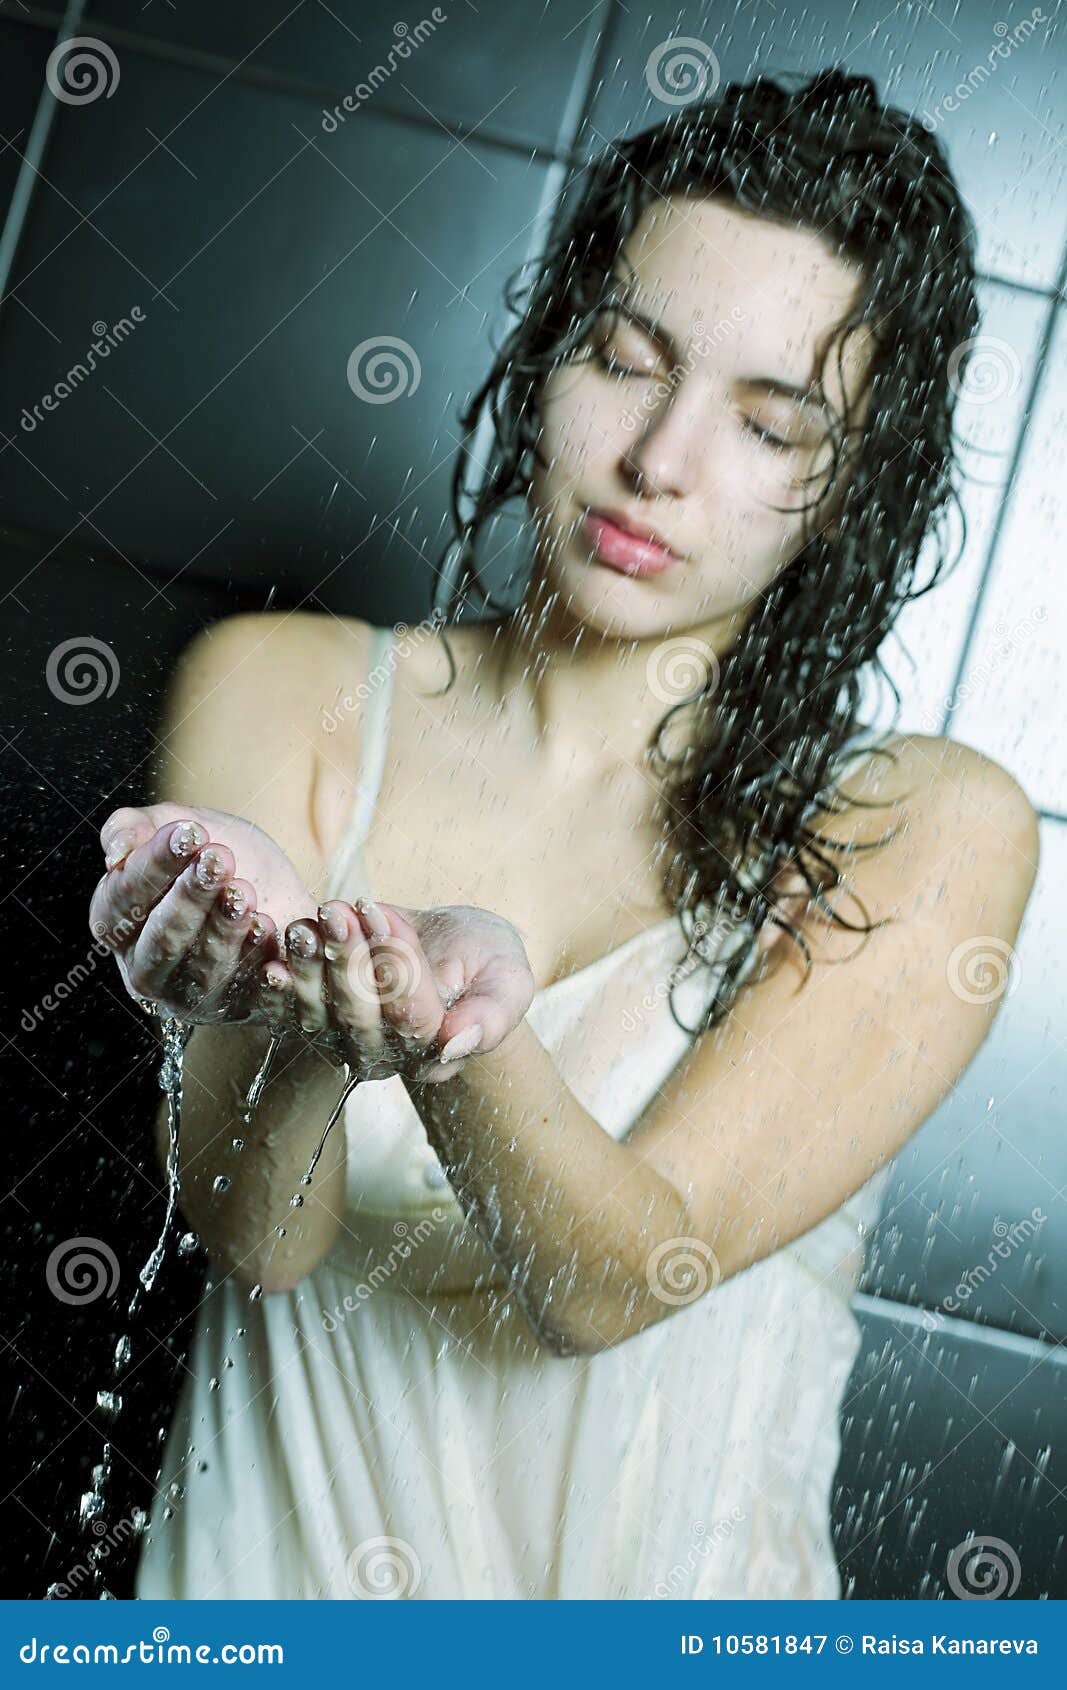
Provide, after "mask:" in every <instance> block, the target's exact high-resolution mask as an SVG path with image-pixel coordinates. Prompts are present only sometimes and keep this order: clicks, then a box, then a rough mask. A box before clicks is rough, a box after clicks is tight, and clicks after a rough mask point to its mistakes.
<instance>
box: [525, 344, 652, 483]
mask: <svg viewBox="0 0 1067 1690" xmlns="http://www.w3.org/2000/svg"><path fill="white" fill-rule="evenodd" d="M631 418H632V405H631V404H629V403H628V402H627V401H625V400H624V399H623V397H622V395H621V392H619V393H616V392H613V391H612V389H611V388H610V387H608V386H607V385H606V384H605V383H604V382H603V381H600V380H597V378H596V376H595V375H592V374H591V373H589V372H587V371H585V370H583V369H581V368H576V367H574V366H568V367H566V368H564V369H562V370H557V371H556V372H555V373H554V374H553V375H552V376H550V377H549V379H548V381H547V382H546V383H545V387H544V391H543V394H542V399H541V430H542V432H541V446H540V451H541V455H542V457H544V458H545V459H546V460H547V462H548V465H549V468H548V470H547V471H542V472H541V473H542V474H543V475H546V476H548V477H550V478H551V479H552V480H556V479H558V478H560V477H564V478H566V477H572V476H574V475H575V474H577V473H579V472H580V471H581V470H583V469H585V468H586V467H587V466H588V465H590V464H606V465H609V466H610V465H612V464H614V463H617V462H618V461H619V458H620V456H621V455H623V454H624V453H625V452H626V451H627V450H628V449H629V446H630V444H631V442H632V440H633V438H634V430H633V427H632V421H631ZM628 422H629V423H630V426H629V427H628V426H627V424H628Z"/></svg>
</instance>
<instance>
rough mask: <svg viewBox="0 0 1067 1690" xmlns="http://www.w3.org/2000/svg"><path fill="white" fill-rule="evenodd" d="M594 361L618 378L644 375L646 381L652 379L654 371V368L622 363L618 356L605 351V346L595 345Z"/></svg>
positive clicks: (607, 373)
mask: <svg viewBox="0 0 1067 1690" xmlns="http://www.w3.org/2000/svg"><path fill="white" fill-rule="evenodd" d="M593 361H594V363H596V364H598V365H599V367H600V368H601V369H602V370H603V371H604V373H605V374H606V375H609V376H615V377H616V378H617V379H618V380H622V378H623V377H625V376H643V377H644V379H645V380H646V381H651V380H652V376H653V373H654V372H653V371H652V370H635V369H633V368H632V366H631V365H629V364H620V363H619V361H618V359H617V358H612V357H610V356H609V355H607V354H606V353H605V351H604V348H603V346H594V348H593Z"/></svg>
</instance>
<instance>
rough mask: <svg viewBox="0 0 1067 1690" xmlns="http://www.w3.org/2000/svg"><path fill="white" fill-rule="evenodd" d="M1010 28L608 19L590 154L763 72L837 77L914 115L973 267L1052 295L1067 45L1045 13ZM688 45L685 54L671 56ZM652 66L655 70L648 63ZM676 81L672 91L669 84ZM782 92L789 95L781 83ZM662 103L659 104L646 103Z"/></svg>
mask: <svg viewBox="0 0 1067 1690" xmlns="http://www.w3.org/2000/svg"><path fill="white" fill-rule="evenodd" d="M1037 10H1038V11H1039V12H1040V14H1041V16H1043V17H1044V18H1045V22H1044V23H1037V24H1036V25H1035V23H1034V22H1033V17H1032V11H1033V9H1032V8H1029V7H1026V8H1022V9H1020V11H1019V13H1018V15H1015V14H1011V15H1009V14H1007V13H1005V10H1004V8H1003V6H1001V5H1000V4H999V3H998V0H973V3H968V5H966V6H958V5H957V6H918V7H903V6H893V7H886V6H884V5H883V4H881V0H859V3H858V4H853V3H852V0H829V3H828V4H827V5H825V6H823V7H820V8H819V9H818V11H817V12H816V11H813V8H812V7H811V6H810V5H809V4H807V3H801V0H786V3H781V0H775V4H774V5H773V6H770V5H763V4H758V3H757V4H755V5H735V6H731V7H722V6H718V5H713V4H711V3H710V0H702V3H701V4H698V5H696V6H688V5H687V6H683V7H676V6H674V5H671V4H662V3H656V0H653V4H651V5H647V6H639V7H638V6H624V7H619V8H617V9H616V11H615V13H614V14H613V21H612V25H611V31H610V35H609V38H608V43H607V46H608V51H607V52H606V54H605V58H604V65H605V69H604V72H603V75H602V78H601V81H600V84H599V87H598V88H597V90H596V95H595V98H594V100H593V103H592V107H591V110H590V114H589V123H588V125H587V127H586V130H585V132H584V134H583V140H582V144H583V147H584V148H585V149H586V150H597V149H598V148H599V146H600V145H602V144H603V142H604V140H605V139H607V138H609V137H613V136H616V135H619V134H623V133H625V134H633V133H636V132H637V131H638V130H640V129H644V128H647V127H651V126H652V125H653V124H656V123H659V122H660V121H662V119H664V118H665V117H667V116H669V115H670V113H671V112H673V111H675V110H677V109H679V108H678V106H677V105H676V104H674V103H669V102H674V101H676V100H680V99H682V98H684V97H689V98H700V97H707V94H709V93H710V92H712V91H713V90H714V88H715V87H716V86H717V85H718V83H719V82H726V81H747V80H749V79H750V78H751V77H752V76H754V75H756V74H757V73H759V72H765V73H767V74H770V75H779V74H781V73H785V72H789V73H793V72H800V73H802V74H803V76H804V77H807V76H811V75H813V74H814V73H816V72H817V71H821V70H824V69H827V68H829V66H830V65H831V64H833V63H838V64H840V65H842V66H843V67H844V68H845V69H846V70H847V71H848V72H849V73H851V74H853V75H856V74H867V75H870V76H872V77H873V78H874V80H875V83H876V86H877V88H878V91H879V94H880V95H881V97H882V98H883V99H884V100H886V101H887V102H888V103H890V104H892V105H895V106H899V107H901V108H902V109H903V110H904V111H905V112H907V113H909V114H914V115H915V116H916V117H917V118H918V119H919V120H920V121H922V120H923V118H924V115H925V117H926V119H928V120H929V123H930V125H932V127H933V130H934V132H935V133H936V134H937V136H938V138H939V139H940V140H941V141H942V143H943V144H944V146H945V148H946V150H947V153H948V158H949V163H950V165H951V168H952V171H953V173H954V175H955V176H956V178H957V180H958V182H959V186H960V191H961V193H962V194H963V196H964V198H965V200H966V201H967V202H968V204H969V206H970V207H971V210H972V212H973V214H974V216H975V219H976V223H977V226H978V237H979V238H978V251H979V263H980V267H981V268H982V269H984V270H986V271H988V272H991V273H996V274H998V275H1001V276H1004V277H1009V278H1011V279H1013V280H1017V281H1026V282H1030V283H1033V284H1035V285H1039V286H1045V287H1047V286H1050V285H1051V284H1052V282H1053V280H1054V278H1055V277H1056V275H1057V273H1058V270H1059V266H1060V263H1061V260H1062V255H1063V249H1064V241H1065V237H1067V196H1065V193H1064V171H1065V161H1067V150H1065V149H1064V144H1063V143H1064V117H1063V101H1062V99H1061V98H1060V97H1059V95H1058V87H1059V84H1061V83H1062V81H1063V77H1064V73H1065V71H1067V35H1065V32H1064V29H1063V24H1062V19H1059V18H1057V17H1056V11H1055V8H1054V7H1048V8H1046V9H1041V8H1037ZM677 37H683V38H685V41H686V42H688V43H689V45H688V46H685V45H676V46H674V47H671V46H670V45H669V43H671V42H672V40H675V38H677ZM650 61H651V63H650ZM672 73H675V74H676V76H677V78H678V80H673V79H672ZM788 86H796V83H795V82H793V81H790V82H789V84H788ZM660 89H662V90H663V91H664V92H665V94H666V95H667V97H668V98H666V99H665V98H661V97H659V95H658V93H657V92H654V91H653V90H660Z"/></svg>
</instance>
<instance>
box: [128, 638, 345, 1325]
mask: <svg viewBox="0 0 1067 1690" xmlns="http://www.w3.org/2000/svg"><path fill="white" fill-rule="evenodd" d="M339 628H340V633H339V631H338V630H339ZM368 639H369V629H368V628H367V625H366V624H364V623H360V622H354V621H350V622H348V623H347V624H345V625H343V628H341V627H340V625H338V624H335V623H333V622H332V621H331V619H329V618H325V617H320V616H307V615H300V614H297V615H284V614H282V615H277V616H274V615H263V616H237V617H232V618H228V619H226V620H225V621H223V622H220V623H218V624H216V625H215V626H214V627H212V628H209V629H207V630H205V631H204V632H203V633H201V634H199V635H198V636H197V637H196V638H195V639H194V640H193V641H192V642H191V644H190V645H189V646H188V647H187V648H186V650H185V651H184V652H183V654H182V656H181V658H180V659H179V662H178V664H177V666H176V668H175V671H174V674H173V676H172V679H171V682H170V685H169V687H168V691H167V696H166V700H165V705H164V712H163V720H162V728H161V747H160V750H161V756H160V758H159V761H158V766H157V768H156V770H155V771H154V775H153V779H152V794H151V801H153V802H162V801H164V800H166V801H173V802H175V803H177V804H179V805H186V804H187V805H188V806H189V807H190V808H191V809H192V810H193V811H194V812H195V811H196V810H197V809H198V808H200V807H201V806H210V807H211V808H213V809H218V810H222V811H226V812H228V813H229V814H231V815H234V816H240V817H242V818H243V819H245V820H247V821H251V822H253V823H255V824H256V825H257V826H258V827H260V828H262V829H263V830H264V831H265V832H269V834H270V835H271V836H272V837H273V839H274V840H276V841H277V843H278V844H279V845H280V846H281V847H282V849H283V850H284V852H285V853H286V855H287V856H288V857H289V859H290V862H291V863H292V864H293V866H294V867H295V868H296V870H297V871H298V874H299V876H300V877H301V878H302V880H303V881H304V883H305V884H306V886H307V887H308V888H309V889H310V890H311V891H312V894H313V896H315V897H318V896H320V895H321V894H322V891H323V887H324V880H325V874H326V861H325V858H326V856H327V854H328V852H329V850H330V848H331V846H332V842H333V838H334V837H336V826H337V822H338V819H339V817H340V816H341V815H342V814H343V809H344V804H345V802H346V798H345V790H344V787H343V782H342V781H341V780H340V779H339V777H338V770H339V769H341V768H344V767H345V765H346V763H347V766H348V767H349V768H351V767H354V766H355V765H354V763H353V762H351V761H349V758H350V757H352V756H356V755H358V748H357V746H356V744H355V742H354V741H353V739H352V737H351V736H354V735H358V732H359V728H360V722H359V717H358V711H356V712H353V713H352V714H351V715H349V716H348V717H346V719H345V721H344V723H343V724H342V726H341V731H340V732H335V733H334V734H333V737H332V738H331V742H330V754H329V758H328V759H327V758H325V757H324V755H323V751H324V747H323V735H324V732H325V729H324V726H323V723H324V718H325V712H326V711H327V710H328V709H330V708H331V707H332V706H333V705H334V704H335V703H336V700H335V698H334V697H333V682H332V677H334V676H336V675H338V674H341V675H343V674H344V672H345V671H346V670H347V671H348V672H349V673H351V672H353V671H355V672H357V673H358V672H361V671H360V669H359V665H360V663H361V661H363V660H364V659H365V656H366V648H365V642H366V641H367V640H368ZM346 742H347V743H346ZM346 753H347V754H346ZM323 834H326V835H327V837H325V838H324V837H323ZM212 836H213V837H214V836H215V835H214V833H213V835H212ZM236 857H237V873H238V874H243V875H246V876H247V877H248V878H249V879H251V880H253V881H254V882H255V881H256V880H257V876H256V874H255V873H254V872H253V873H249V871H248V870H247V869H246V868H244V867H243V865H242V861H241V853H240V848H239V847H238V850H237V852H236ZM263 905H264V900H263V898H262V895H261V896H260V907H261V908H262V907H263ZM307 913H308V910H307V909H306V908H304V909H301V910H292V911H290V912H288V914H291V915H297V914H302V915H306V914H307ZM278 926H279V929H282V928H283V927H284V919H283V920H280V921H279V922H278ZM153 1025H157V1023H155V1022H153ZM268 1039H269V1029H268V1028H267V1027H266V1026H264V1025H260V1024H247V1023H246V1024H229V1025H226V1024H223V1025H198V1026H196V1027H195V1028H194V1030H193V1032H192V1034H191V1035H190V1038H189V1041H188V1043H187V1045H186V1047H185V1057H184V1074H185V1084H184V1095H183V1105H182V1130H181V1145H180V1153H179V1174H180V1181H181V1194H180V1200H179V1206H180V1209H181V1212H182V1214H183V1215H184V1217H185V1219H186V1220H187V1222H188V1224H189V1226H190V1227H191V1228H192V1230H193V1231H194V1232H195V1233H196V1234H197V1235H198V1237H199V1238H200V1240H201V1242H202V1244H203V1245H204V1247H205V1248H206V1250H207V1251H208V1254H209V1255H210V1256H211V1257H212V1259H213V1262H214V1263H215V1264H216V1265H217V1267H218V1268H219V1269H221V1270H222V1272H223V1273H227V1274H228V1273H233V1274H234V1275H235V1276H236V1277H237V1278H239V1279H240V1280H242V1281H243V1282H244V1283H247V1284H248V1285H254V1284H257V1283H258V1284H261V1285H262V1287H263V1290H264V1292H271V1291H281V1290H286V1289H289V1288H290V1287H291V1286H293V1285H296V1284H297V1283H299V1281H300V1280H301V1279H303V1278H304V1277H305V1275H306V1274H307V1273H309V1272H310V1271H311V1269H312V1268H313V1267H314V1266H315V1264H316V1263H317V1262H318V1261H319V1260H320V1259H321V1258H322V1257H323V1255H325V1254H326V1252H327V1251H328V1250H329V1248H330V1246H331V1244H332V1242H333V1240H334V1238H335V1237H336V1234H337V1232H338V1230H339V1227H340V1224H341V1215H342V1213H343V1209H344V1183H345V1140H344V1131H343V1124H342V1123H341V1122H338V1124H337V1127H336V1128H335V1129H334V1131H332V1132H331V1134H330V1136H329V1139H328V1140H327V1143H326V1146H325V1148H324V1150H323V1153H322V1157H321V1159H320V1161H319V1163H318V1165H317V1167H316V1169H315V1174H314V1179H313V1182H312V1184H311V1185H310V1186H302V1185H301V1184H300V1178H301V1175H302V1174H303V1173H304V1172H305V1171H306V1169H307V1166H308V1163H309V1162H310V1160H311V1158H312V1155H313V1154H314V1151H315V1149H316V1147H317V1145H318V1143H319V1139H320V1137H321V1134H322V1128H323V1125H324V1124H325V1122H326V1120H327V1119H328V1117H329V1114H330V1111H331V1109H332V1108H333V1107H334V1105H335V1103H336V1102H337V1099H338V1098H339V1096H340V1094H341V1091H342V1089H343V1084H344V1069H343V1067H342V1065H341V1063H340V1061H339V1060H338V1059H337V1058H336V1057H335V1056H334V1055H333V1054H332V1053H331V1052H329V1051H328V1050H327V1049H325V1048H323V1047H320V1046H314V1045H309V1044H308V1043H307V1042H306V1041H305V1040H304V1039H302V1038H301V1037H300V1036H299V1035H286V1036H285V1038H284V1041H283V1043H282V1045H281V1047H280V1048H279V1049H278V1050H277V1052H276V1054H275V1057H274V1060H273V1062H272V1064H271V1069H270V1075H269V1077H268V1080H267V1084H266V1086H265V1088H264V1090H263V1093H262V1096H261V1099H260V1102H259V1104H258V1107H257V1109H256V1111H255V1114H254V1117H253V1122H252V1125H251V1127H250V1128H246V1126H245V1124H244V1122H243V1120H242V1111H243V1106H244V1097H245V1094H246V1093H247V1090H248V1087H249V1085H250V1084H251V1082H252V1079H253V1077H254V1075H255V1074H256V1072H257V1070H258V1068H259V1066H260V1063H261V1061H262V1059H263V1056H264V1054H265V1051H266V1048H267V1043H268ZM235 1138H237V1139H243V1140H244V1147H243V1149H241V1150H235V1149H234V1146H233V1140H234V1139H235ZM169 1142H170V1135H169V1130H168V1126H167V1109H166V1099H165V1098H162V1099H161V1104H160V1110H159V1115H158V1118H157V1125H156V1147H157V1154H158V1158H159V1164H160V1168H161V1169H162V1170H164V1172H165V1170H166V1167H167V1162H168V1156H169ZM220 1175H221V1176H223V1177H224V1178H225V1179H226V1180H228V1181H229V1184H228V1186H227V1187H225V1189H223V1190H221V1191H220V1192H216V1191H215V1181H216V1179H218V1177H219V1176H220ZM295 1194H299V1195H301V1196H302V1197H303V1198H304V1202H303V1204H302V1206H300V1207H298V1208H293V1207H291V1206H290V1200H291V1198H292V1197H293V1196H294V1195H295ZM279 1226H281V1227H284V1228H285V1236H284V1238H279V1237H278V1236H277V1232H276V1228H278V1227H279Z"/></svg>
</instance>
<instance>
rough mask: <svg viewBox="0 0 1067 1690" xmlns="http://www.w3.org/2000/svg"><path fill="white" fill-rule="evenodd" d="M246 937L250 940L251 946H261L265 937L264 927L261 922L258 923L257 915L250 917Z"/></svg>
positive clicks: (265, 930)
mask: <svg viewBox="0 0 1067 1690" xmlns="http://www.w3.org/2000/svg"><path fill="white" fill-rule="evenodd" d="M248 937H249V938H250V939H251V941H252V943H253V945H261V944H262V943H263V941H264V939H265V938H266V937H267V929H266V926H265V925H264V923H263V922H262V921H260V919H259V917H258V915H254V916H253V917H252V920H251V923H250V924H249V928H248Z"/></svg>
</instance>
